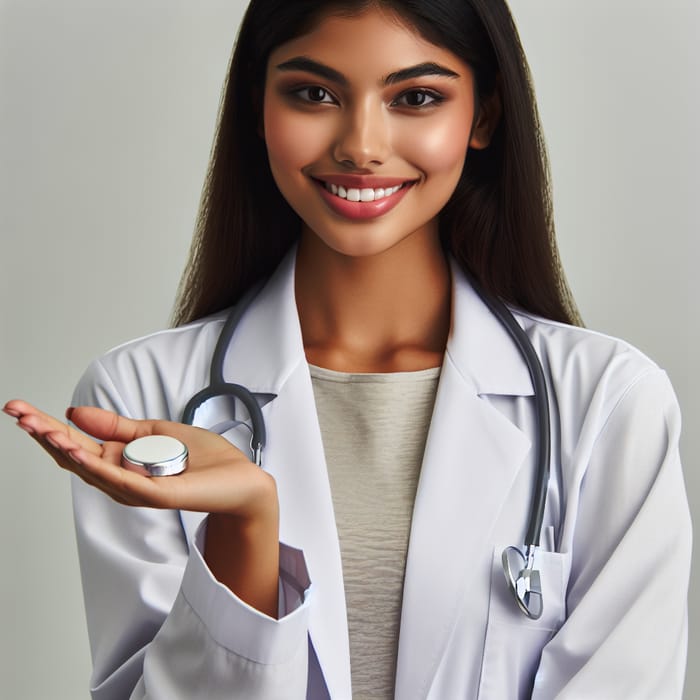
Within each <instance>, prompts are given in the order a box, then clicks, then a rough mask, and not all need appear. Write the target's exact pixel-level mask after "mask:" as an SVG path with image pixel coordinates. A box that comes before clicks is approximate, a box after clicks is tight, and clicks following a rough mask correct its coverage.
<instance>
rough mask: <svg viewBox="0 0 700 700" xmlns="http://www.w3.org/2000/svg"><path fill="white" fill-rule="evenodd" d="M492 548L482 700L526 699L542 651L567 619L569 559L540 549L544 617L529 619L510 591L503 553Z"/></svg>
mask: <svg viewBox="0 0 700 700" xmlns="http://www.w3.org/2000/svg"><path fill="white" fill-rule="evenodd" d="M503 549H505V545H504V546H497V547H496V548H495V549H494V553H493V561H492V566H491V593H490V597H489V616H488V622H487V625H486V637H485V640H484V655H483V660H482V666H481V679H480V681H479V695H478V697H479V699H480V700H491V699H493V700H503V698H509V700H510V699H512V700H525V698H529V697H530V695H531V693H532V684H533V681H534V678H535V673H536V672H537V667H538V665H539V661H540V655H541V653H542V649H543V648H544V646H545V645H546V644H547V642H549V640H550V639H551V638H552V637H553V636H554V635H555V634H556V632H557V630H558V629H559V627H561V625H562V624H563V622H564V619H565V617H566V586H567V581H568V578H569V571H570V568H571V555H570V554H567V553H560V552H547V551H538V552H537V554H536V555H535V568H537V569H539V572H540V580H541V584H542V605H543V610H542V615H541V617H540V618H539V619H538V620H531V619H529V618H528V617H526V616H525V614H524V613H522V612H521V611H520V609H519V608H518V605H517V603H516V601H515V599H514V597H513V594H512V593H511V592H510V590H509V588H508V584H507V582H506V578H505V575H504V573H503V566H502V564H501V554H502V552H503Z"/></svg>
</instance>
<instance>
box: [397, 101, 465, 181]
mask: <svg viewBox="0 0 700 700" xmlns="http://www.w3.org/2000/svg"><path fill="white" fill-rule="evenodd" d="M469 123H470V122H469V121H468V116H465V115H463V114H461V113H460V114H455V115H453V116H450V117H449V118H447V119H443V120H441V121H440V122H439V123H432V124H431V125H430V127H429V128H425V129H414V130H412V131H411V132H409V133H406V134H404V135H403V140H404V143H405V147H406V149H407V152H408V153H410V156H409V157H410V158H411V160H412V161H413V162H414V163H415V165H416V166H417V167H418V168H420V169H421V170H422V171H423V172H424V173H425V174H426V175H427V176H428V177H430V176H431V175H432V176H438V175H442V174H444V175H451V174H452V173H453V171H455V170H458V171H459V173H461V171H462V166H463V164H464V159H465V157H466V154H467V147H468V144H469V131H468V129H467V128H465V124H469ZM459 173H458V174H459Z"/></svg>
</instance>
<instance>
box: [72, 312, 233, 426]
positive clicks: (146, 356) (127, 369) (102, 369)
mask: <svg viewBox="0 0 700 700" xmlns="http://www.w3.org/2000/svg"><path fill="white" fill-rule="evenodd" d="M226 315H227V311H222V312H219V313H217V314H214V315H212V316H208V317H205V318H203V319H199V320H197V321H194V322H192V323H189V324H186V325H184V326H179V327H177V328H169V329H166V330H161V331H158V332H156V333H151V334H149V335H146V336H143V337H141V338H136V339H133V340H130V341H128V342H125V343H122V344H120V345H118V346H116V347H114V348H112V349H111V350H109V351H108V352H106V353H105V354H104V355H102V356H101V357H98V358H96V359H95V360H93V361H92V362H91V363H90V365H89V366H88V368H87V369H86V371H85V373H84V374H83V376H82V377H81V379H80V381H79V382H78V385H77V387H76V390H75V393H74V397H73V403H74V405H76V404H78V405H97V406H101V407H103V408H109V409H110V410H115V411H117V412H118V413H121V414H122V415H129V416H132V417H136V418H141V417H149V418H166V419H176V418H177V416H178V413H177V411H178V410H179V409H180V404H181V403H183V398H182V397H184V401H185V402H186V400H187V398H189V395H190V394H192V393H194V392H195V391H196V389H197V388H198V387H201V386H202V381H206V378H207V377H208V375H209V365H210V362H211V355H212V352H213V349H214V346H215V345H216V341H217V339H218V337H219V333H220V331H221V328H222V326H223V323H224V321H225V319H226ZM188 391H189V392H190V394H187V392H188ZM183 405H184V403H183Z"/></svg>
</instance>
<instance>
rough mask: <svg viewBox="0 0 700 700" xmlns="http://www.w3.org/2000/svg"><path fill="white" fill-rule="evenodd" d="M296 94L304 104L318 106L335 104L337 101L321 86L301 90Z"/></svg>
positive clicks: (296, 91) (295, 92)
mask: <svg viewBox="0 0 700 700" xmlns="http://www.w3.org/2000/svg"><path fill="white" fill-rule="evenodd" d="M294 94H295V95H296V96H297V97H298V98H299V99H301V100H303V101H304V102H315V103H317V104H335V99H334V98H333V96H332V95H331V93H330V92H328V90H326V89H325V88H322V87H320V86H319V85H310V86H309V87H304V88H299V89H297V90H295V91H294Z"/></svg>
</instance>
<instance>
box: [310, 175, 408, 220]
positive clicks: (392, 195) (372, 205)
mask: <svg viewBox="0 0 700 700" xmlns="http://www.w3.org/2000/svg"><path fill="white" fill-rule="evenodd" d="M312 179H313V181H314V182H315V183H316V185H317V187H318V189H319V192H320V194H321V198H322V199H323V200H324V201H325V203H326V205H327V206H328V207H329V208H330V209H331V211H332V212H333V213H334V214H335V215H336V216H340V217H342V218H343V219H351V220H355V221H358V220H365V219H375V218H377V217H379V216H383V215H384V214H387V213H388V212H390V211H391V210H392V209H393V208H394V207H395V206H396V205H397V204H398V203H399V202H400V201H401V200H402V199H403V198H404V196H405V195H406V193H407V192H408V191H409V190H410V189H411V187H412V186H413V185H415V184H416V181H415V180H404V181H400V180H399V179H398V178H392V179H391V180H390V179H386V180H385V181H384V182H382V181H381V180H380V181H379V182H376V183H373V182H368V181H367V178H363V177H357V176H345V177H343V176H340V177H339V178H338V180H341V179H342V181H340V182H339V181H336V182H331V180H330V179H328V180H326V179H325V178H324V179H316V178H312ZM333 179H335V178H333ZM363 180H364V182H363ZM371 184H377V185H381V187H369V186H368V185H371Z"/></svg>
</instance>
